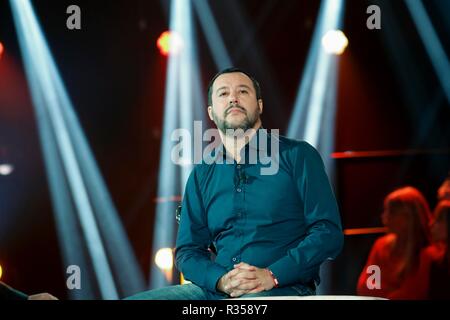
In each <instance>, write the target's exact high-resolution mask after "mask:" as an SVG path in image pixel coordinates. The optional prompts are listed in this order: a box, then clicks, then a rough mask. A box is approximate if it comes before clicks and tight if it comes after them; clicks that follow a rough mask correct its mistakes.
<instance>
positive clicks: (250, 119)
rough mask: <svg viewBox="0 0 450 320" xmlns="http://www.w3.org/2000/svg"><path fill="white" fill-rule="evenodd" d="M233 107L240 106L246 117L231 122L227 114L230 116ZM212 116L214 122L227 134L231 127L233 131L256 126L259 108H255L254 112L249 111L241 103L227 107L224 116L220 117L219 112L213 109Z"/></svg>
mask: <svg viewBox="0 0 450 320" xmlns="http://www.w3.org/2000/svg"><path fill="white" fill-rule="evenodd" d="M231 108H239V109H240V110H241V111H242V112H243V114H244V118H243V119H242V120H240V121H239V122H236V123H231V122H230V121H228V120H227V116H228V113H229V110H230V109H231ZM212 116H213V120H214V123H215V124H216V126H217V129H219V130H220V131H222V133H224V134H227V130H230V129H231V130H233V131H234V130H238V129H242V130H243V131H244V132H245V131H247V130H248V129H251V128H253V127H254V126H255V124H256V122H257V121H258V120H259V112H258V110H255V112H252V113H248V112H247V111H246V110H245V109H244V108H242V107H241V106H239V105H237V106H232V107H229V108H227V109H226V110H225V111H224V113H223V117H219V116H218V115H217V113H215V112H214V110H213V111H212ZM229 132H230V131H228V133H229Z"/></svg>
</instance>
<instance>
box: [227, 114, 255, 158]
mask: <svg viewBox="0 0 450 320" xmlns="http://www.w3.org/2000/svg"><path fill="white" fill-rule="evenodd" d="M260 128H261V122H259V121H258V122H257V123H256V124H255V126H254V127H253V128H252V129H253V130H246V131H245V132H244V134H243V135H241V136H235V135H232V136H227V135H226V134H225V133H223V132H222V131H220V130H219V134H220V138H221V139H222V143H223V145H224V147H225V149H226V150H227V153H229V154H231V156H232V157H233V158H234V159H235V160H236V162H240V161H241V150H242V148H244V147H245V145H246V144H247V143H248V142H249V141H250V140H251V139H252V137H253V136H254V135H255V134H256V132H257V131H258V130H259V129H260Z"/></svg>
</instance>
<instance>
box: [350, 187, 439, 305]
mask: <svg viewBox="0 0 450 320" xmlns="http://www.w3.org/2000/svg"><path fill="white" fill-rule="evenodd" d="M430 218H431V213H430V209H429V206H428V203H427V201H426V200H425V197H424V196H423V195H422V193H421V192H420V191H419V190H417V189H415V188H413V187H404V188H401V189H398V190H395V191H394V192H392V193H390V194H389V195H388V196H387V197H386V198H385V200H384V212H383V214H382V221H383V224H384V225H385V226H386V228H387V232H388V233H387V234H386V235H385V236H382V237H381V238H379V239H378V240H377V241H376V242H375V244H374V245H373V247H372V250H371V252H370V255H369V258H368V260H367V263H366V266H365V268H364V269H363V271H362V273H361V275H360V277H359V281H358V286H357V292H358V294H359V295H364V296H377V297H384V298H388V299H426V298H427V295H428V276H427V275H428V274H429V267H430V263H431V261H430V259H428V256H427V255H426V248H427V247H428V246H429V244H430V235H429V221H430ZM372 265H375V266H378V267H379V270H380V272H381V283H380V284H379V286H378V288H374V289H370V288H369V287H371V286H368V283H367V282H368V280H369V281H371V279H369V277H370V276H371V273H370V272H369V273H368V272H367V270H371V269H370V268H369V266H372ZM368 268H369V269H368Z"/></svg>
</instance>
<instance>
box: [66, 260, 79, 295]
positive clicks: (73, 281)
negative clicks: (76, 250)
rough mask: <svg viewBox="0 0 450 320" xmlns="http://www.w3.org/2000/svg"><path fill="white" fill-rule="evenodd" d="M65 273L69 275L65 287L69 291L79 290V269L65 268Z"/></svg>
mask: <svg viewBox="0 0 450 320" xmlns="http://www.w3.org/2000/svg"><path fill="white" fill-rule="evenodd" d="M66 273H67V274H68V275H69V276H68V277H67V280H66V286H67V289H69V290H74V289H76V290H80V289H81V269H80V267H79V266H77V265H74V264H73V265H70V266H68V267H67V270H66Z"/></svg>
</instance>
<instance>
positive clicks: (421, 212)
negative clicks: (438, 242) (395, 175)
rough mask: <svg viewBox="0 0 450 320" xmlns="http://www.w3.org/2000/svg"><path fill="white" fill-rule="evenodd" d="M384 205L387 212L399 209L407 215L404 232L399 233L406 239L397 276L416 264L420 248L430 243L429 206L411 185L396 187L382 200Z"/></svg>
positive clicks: (410, 269) (408, 270)
mask: <svg viewBox="0 0 450 320" xmlns="http://www.w3.org/2000/svg"><path fill="white" fill-rule="evenodd" d="M384 206H385V208H386V209H387V210H388V212H395V211H400V210H401V211H402V212H404V213H405V214H406V215H407V217H408V218H407V221H408V227H407V228H406V231H405V234H401V235H399V236H400V237H403V238H404V239H405V240H406V248H405V252H404V256H403V257H404V264H403V267H402V268H400V270H399V271H398V272H399V276H400V277H402V276H404V275H405V274H406V273H408V272H410V271H412V270H414V269H415V268H416V267H417V266H418V264H419V260H420V251H421V249H423V248H425V247H427V246H428V245H429V244H430V231H429V222H430V219H431V212H430V208H429V206H428V202H427V200H426V199H425V197H424V196H423V195H422V193H421V192H420V191H419V190H417V189H416V188H414V187H411V186H407V187H403V188H400V189H397V190H395V191H393V192H391V193H390V194H388V195H387V196H386V198H385V200H384Z"/></svg>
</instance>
